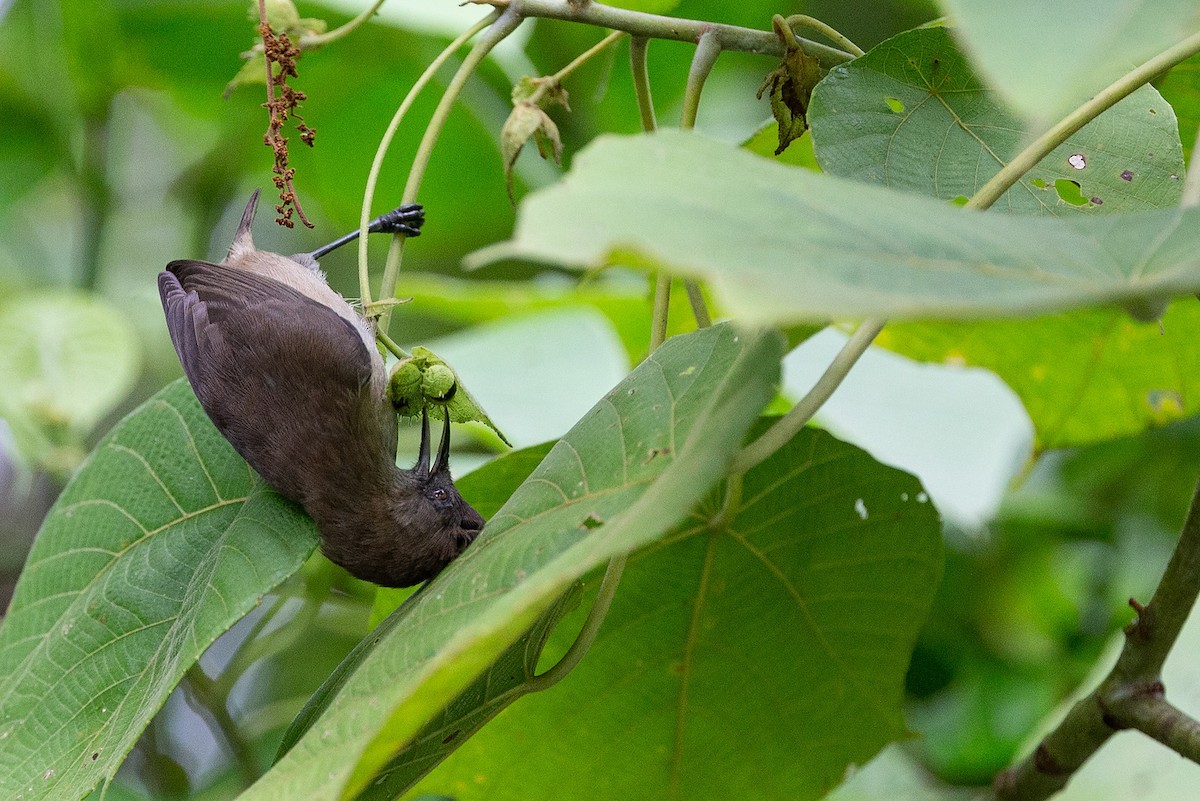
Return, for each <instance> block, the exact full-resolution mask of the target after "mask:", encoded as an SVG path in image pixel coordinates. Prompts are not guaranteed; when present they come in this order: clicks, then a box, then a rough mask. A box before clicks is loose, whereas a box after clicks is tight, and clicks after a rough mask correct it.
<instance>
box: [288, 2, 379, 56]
mask: <svg viewBox="0 0 1200 801" xmlns="http://www.w3.org/2000/svg"><path fill="white" fill-rule="evenodd" d="M383 3H384V0H375V2H374V3H372V4H371V5H370V6H368V7H367V9H366V10H365V11H363V12H362V13H361V14H359V15H358V16H357V17H355V18H354V19H352V20H350V21H349V22H347V23H346V24H345V25H339V26H338V27H336V28H334V29H333V30H332V31H326V32H325V33H314V34H311V35H308V36H301V37H300V41H299V42H298V46H299V48H300V49H301V50H308V49H311V48H314V47H320V46H321V45H327V44H329V43H330V42H336V41H337V40H338V39H341V38H342V37H343V36H348V35H350V34H351V33H354V31H355V30H357V29H358V27H359V26H360V25H362V24H363V23H364V22H366V21H367V20H369V19H370V18H371V17H373V16H374V15H375V12H376V11H378V10H379V7H380V6H381V5H383Z"/></svg>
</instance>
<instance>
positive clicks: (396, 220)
mask: <svg viewBox="0 0 1200 801" xmlns="http://www.w3.org/2000/svg"><path fill="white" fill-rule="evenodd" d="M424 224H425V208H424V207H423V206H421V204H419V203H407V204H405V205H403V206H401V207H399V208H397V209H392V210H391V211H389V212H388V213H387V214H380V215H379V216H378V217H376V218H375V219H373V220H371V222H370V224H368V225H367V233H369V234H404V235H405V236H420V235H421V226H422V225H424ZM355 239H358V229H355V230H353V231H351V232H350V233H348V234H346V235H345V236H343V237H341V238H339V239H335V240H334V241H332V242H330V243H329V244H328V245H323V246H322V247H319V248H317V249H316V250H314V251H312V252H311V253H308V254H306V255H308V256H311V257H312V258H313V259H314V260H315V259H319V258H321V257H322V256H324V255H325V254H327V253H332V252H333V251H335V250H337V249H338V248H340V247H341V246H342V245H345V244H348V243H350V242H353V241H354V240H355Z"/></svg>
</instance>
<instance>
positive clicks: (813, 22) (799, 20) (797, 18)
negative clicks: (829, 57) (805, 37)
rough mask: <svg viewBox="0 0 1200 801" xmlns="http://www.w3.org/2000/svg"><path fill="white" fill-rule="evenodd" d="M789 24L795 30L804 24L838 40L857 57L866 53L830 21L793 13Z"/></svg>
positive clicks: (833, 40)
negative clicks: (829, 22)
mask: <svg viewBox="0 0 1200 801" xmlns="http://www.w3.org/2000/svg"><path fill="white" fill-rule="evenodd" d="M787 24H788V27H789V28H792V29H793V30H795V29H796V28H797V27H799V26H801V25H803V26H804V27H805V28H809V29H810V30H814V31H817V32H818V33H820V34H821V35H822V36H824V37H825V38H827V39H829V40H830V41H831V42H837V43H838V44H839V45H841V46H842V47H844V48H845V49H846V50H847V51H849V52H850V53H852V54H853V55H854V56H855V57H856V58H857V57H858V56H861V55H863V54H865V53H866V51H865V50H863V49H862V48H861V47H859V46H858V45H856V44H855V43H854V42H852V41H850V40H849V39H848V38H847V37H846V36H845V35H844V34H843V33H842V32H841V31H839V30H838V29H837V28H835V27H833V26H832V25H829V24H828V23H825V22H822V21H821V20H819V19H817V18H816V17H810V16H808V15H807V14H793V15H792V16H790V17H788V18H787Z"/></svg>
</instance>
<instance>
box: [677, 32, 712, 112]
mask: <svg viewBox="0 0 1200 801" xmlns="http://www.w3.org/2000/svg"><path fill="white" fill-rule="evenodd" d="M720 55H721V39H720V37H718V36H717V34H715V33H713V32H712V31H707V32H705V33H704V34H702V35H701V36H700V41H699V42H697V43H696V52H695V53H694V54H693V55H692V66H691V68H690V69H689V70H688V76H687V86H686V87H684V90H683V111H682V113H680V115H679V127H680V128H683V129H684V130H691V129H692V128H695V127H696V114H697V112H698V111H699V109H700V93H701V92H702V91H704V82H705V81H707V80H708V76H709V74H710V73H711V72H712V68H713V65H714V64H716V63H717V57H718V56H720Z"/></svg>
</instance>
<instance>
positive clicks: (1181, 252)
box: [470, 131, 1200, 323]
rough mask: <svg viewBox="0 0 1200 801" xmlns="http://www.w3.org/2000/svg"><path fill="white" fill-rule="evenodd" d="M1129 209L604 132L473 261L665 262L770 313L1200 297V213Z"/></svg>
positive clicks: (907, 314) (740, 312)
mask: <svg viewBox="0 0 1200 801" xmlns="http://www.w3.org/2000/svg"><path fill="white" fill-rule="evenodd" d="M597 220H601V221H603V224H596V221H597ZM1120 220H1121V222H1120V224H1119V225H1114V224H1113V220H1112V219H1104V218H1101V217H1099V216H1093V215H1070V216H1069V217H1061V218H1047V217H1033V216H1029V215H1016V214H979V213H977V212H971V211H966V210H964V209H959V208H953V207H951V206H950V205H948V204H946V203H945V202H943V201H939V200H934V199H932V198H923V197H920V196H918V195H913V194H911V193H906V192H896V191H893V190H890V189H886V188H883V187H877V186H868V185H865V184H862V183H859V182H857V181H849V180H846V179H844V178H839V177H837V176H831V175H819V174H814V173H811V172H809V171H808V170H799V169H796V168H794V167H786V166H783V165H780V164H775V163H773V162H771V161H768V160H767V159H764V158H761V157H759V156H755V155H753V154H750V153H747V152H745V151H743V150H740V149H738V148H734V147H730V146H728V145H723V144H719V143H717V142H713V141H711V140H707V139H705V138H703V137H702V136H699V135H696V134H694V133H683V132H678V131H659V132H658V133H655V134H651V135H638V136H624V137H618V136H611V135H609V136H604V137H600V138H598V139H597V140H596V141H595V142H594V143H592V144H591V145H589V146H588V147H587V148H585V149H584V150H583V151H581V152H580V153H579V155H578V156H576V157H575V160H574V162H573V163H572V166H571V172H570V175H569V178H568V180H565V181H561V182H559V183H558V184H555V185H554V186H551V187H548V188H546V189H541V190H538V191H537V192H534V193H532V194H530V195H528V196H527V197H526V198H525V200H524V201H523V202H522V204H521V212H520V215H519V217H518V220H517V228H516V232H515V234H514V237H513V239H512V241H510V242H504V243H500V244H498V245H493V246H491V247H489V248H485V249H484V250H482V251H477V252H476V253H474V254H473V255H472V256H471V258H470V261H471V262H472V263H474V264H475V265H479V264H485V263H489V262H492V261H497V260H501V259H508V258H518V259H526V260H531V261H537V262H546V263H553V264H558V265H563V266H566V267H574V268H577V269H587V268H591V267H597V266H603V265H607V264H626V265H628V264H636V265H639V266H646V267H651V268H654V269H665V270H667V271H668V272H671V273H675V274H682V275H688V276H692V277H697V278H704V279H707V280H710V281H711V282H712V286H713V288H714V290H715V292H716V294H717V296H718V298H720V299H721V300H722V301H723V302H724V304H725V308H726V309H727V310H728V311H730V312H731V313H733V314H735V315H737V316H739V317H741V318H742V319H744V320H747V321H754V322H772V323H793V322H804V321H821V320H825V319H828V318H830V317H850V318H861V317H872V316H881V317H890V318H893V319H961V318H980V317H1015V316H1032V315H1035V314H1039V313H1046V312H1051V311H1059V310H1063V309H1071V308H1080V307H1085V306H1097V305H1108V304H1117V303H1121V304H1126V305H1129V306H1133V305H1135V304H1136V303H1140V302H1146V301H1147V299H1151V300H1156V299H1159V298H1164V297H1171V296H1174V295H1182V294H1188V293H1191V292H1195V291H1197V290H1200V269H1198V266H1200V262H1198V259H1197V254H1198V253H1200V209H1196V208H1192V209H1161V210H1154V211H1142V212H1137V213H1130V214H1122V215H1120Z"/></svg>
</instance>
